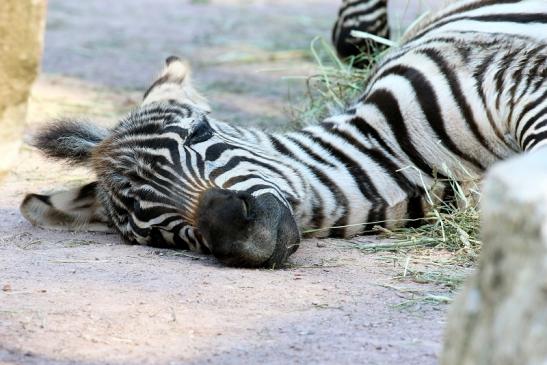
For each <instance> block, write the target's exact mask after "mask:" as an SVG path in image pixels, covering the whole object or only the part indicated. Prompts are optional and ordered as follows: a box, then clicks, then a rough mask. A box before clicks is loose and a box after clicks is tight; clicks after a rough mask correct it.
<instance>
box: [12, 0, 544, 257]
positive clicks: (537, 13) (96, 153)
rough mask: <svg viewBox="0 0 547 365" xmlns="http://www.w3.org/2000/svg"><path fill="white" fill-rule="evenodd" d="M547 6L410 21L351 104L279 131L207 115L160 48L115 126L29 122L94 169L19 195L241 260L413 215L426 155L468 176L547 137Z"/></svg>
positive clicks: (78, 220)
mask: <svg viewBox="0 0 547 365" xmlns="http://www.w3.org/2000/svg"><path fill="white" fill-rule="evenodd" d="M546 22H547V6H546V3H545V1H544V0H522V1H517V0H503V1H499V0H498V1H492V0H483V1H476V0H473V1H464V2H460V3H457V4H453V5H452V6H450V7H447V8H446V9H444V10H443V11H441V12H439V13H437V14H436V15H434V16H432V17H430V18H428V19H424V20H423V21H422V22H421V23H420V24H419V25H417V26H415V27H414V28H413V29H412V30H411V33H409V34H407V35H406V36H405V39H406V40H405V42H404V44H403V45H402V46H400V47H399V48H397V49H394V50H393V51H391V52H390V53H389V54H388V55H387V56H386V57H385V58H384V59H383V61H382V62H381V63H380V64H379V65H378V67H377V68H376V70H375V72H374V73H373V74H372V76H371V77H370V79H369V80H368V83H367V85H366V89H365V92H364V94H363V96H362V97H361V98H360V99H359V100H358V101H356V102H355V104H354V105H353V107H351V108H349V109H348V110H346V111H345V112H343V113H340V114H338V115H334V116H332V117H330V118H327V119H326V120H325V121H324V122H322V123H320V124H318V125H314V126H310V127H306V128H304V129H303V130H301V131H298V132H291V133H285V134H280V133H279V134H268V133H265V132H262V131H258V130H252V129H242V128H238V127H235V126H232V125H230V124H226V123H222V122H219V121H216V120H214V119H212V118H211V117H210V116H209V114H208V111H209V106H208V104H207V101H206V100H205V99H204V98H203V97H202V96H201V95H200V94H199V93H197V92H196V91H195V89H194V88H193V87H192V85H191V82H190V78H189V74H188V68H187V66H186V65H185V64H184V63H183V62H182V61H180V60H179V59H177V58H176V57H170V58H168V59H167V61H166V67H165V69H164V71H163V74H162V75H161V77H160V78H159V79H158V80H156V82H154V84H153V85H152V86H151V87H150V89H149V90H148V91H147V92H146V93H145V97H144V101H143V104H142V105H141V106H140V107H138V108H137V109H136V110H134V111H133V112H131V113H130V114H129V115H128V116H127V117H125V118H124V119H123V120H122V121H121V122H120V123H119V124H118V125H117V126H116V127H115V128H113V129H112V130H108V129H103V128H100V127H97V126H95V125H93V124H87V123H82V122H78V121H61V122H57V123H55V124H53V125H51V126H49V127H47V128H46V129H44V130H43V131H42V132H41V133H39V134H38V135H37V137H36V142H35V144H36V146H37V147H38V148H39V149H40V150H42V151H43V152H44V153H45V154H46V155H48V156H51V157H54V158H60V159H64V160H67V161H70V162H72V163H74V164H80V165H87V166H89V167H90V168H91V169H92V170H93V171H94V173H95V174H96V177H97V180H96V181H95V182H93V183H91V184H88V185H85V186H84V187H82V188H79V189H74V190H71V191H65V192H60V193H57V194H53V195H50V196H45V195H37V194H30V195H28V196H27V197H26V198H25V200H24V201H23V203H22V206H21V210H22V212H23V214H24V215H25V217H27V218H28V219H29V220H30V221H31V222H33V223H34V224H38V225H43V226H64V227H68V228H75V227H81V226H84V227H86V226H88V227H89V226H94V227H93V228H95V229H100V228H102V227H107V226H113V227H114V228H115V229H117V230H118V231H119V232H120V233H121V235H122V236H123V237H124V238H125V239H126V240H127V241H128V242H130V243H140V244H149V245H157V246H168V247H179V248H190V249H192V250H197V251H203V252H212V253H213V254H214V255H215V256H216V257H218V258H219V259H220V260H221V261H222V262H224V263H226V264H229V265H237V266H251V267H257V266H269V267H271V266H274V265H275V266H276V267H279V265H280V264H282V263H283V262H284V261H285V260H286V258H287V257H288V256H289V255H290V254H291V253H292V252H294V251H295V250H296V248H297V247H298V243H299V239H300V231H301V229H303V228H325V230H320V231H318V233H317V234H316V235H317V236H327V235H329V236H338V237H347V236H351V235H356V234H359V233H362V232H364V231H365V230H368V229H370V228H371V226H372V225H373V224H383V225H386V226H388V227H391V226H393V225H397V224H400V222H401V221H402V220H404V219H406V218H417V217H421V216H423V213H424V209H427V204H426V202H425V200H424V197H423V195H424V189H427V188H429V187H431V185H432V184H434V180H435V179H434V176H433V175H434V173H433V171H437V172H438V173H439V174H442V173H443V172H444V171H451V172H452V174H453V175H454V176H455V177H456V178H462V177H463V176H464V175H465V176H469V175H471V176H477V177H478V176H480V175H481V174H482V173H483V171H484V170H485V169H487V168H488V167H489V166H491V165H492V164H493V163H494V162H496V161H498V160H501V159H504V158H507V157H509V156H512V155H514V154H516V153H518V152H521V151H530V150H533V149H536V148H539V147H540V146H542V145H544V144H545V143H546V142H545V141H547V139H546V138H545V137H546V136H547V98H546V95H547V61H546V60H547V24H546ZM408 167H412V168H408ZM363 222H366V223H368V224H363V225H358V224H359V223H363ZM331 227H335V228H331Z"/></svg>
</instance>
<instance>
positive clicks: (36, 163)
mask: <svg viewBox="0 0 547 365" xmlns="http://www.w3.org/2000/svg"><path fill="white" fill-rule="evenodd" d="M295 3H296V4H295ZM128 4H131V5H128ZM336 5H337V4H336V2H334V1H327V0H305V1H304V0H300V1H299V2H293V1H288V0H287V1H279V0H276V1H274V0H269V1H266V0H263V1H253V2H251V1H244V0H232V1H186V2H183V1H175V0H161V1H152V0H148V1H147V0H138V1H136V0H135V1H131V2H129V1H106V0H94V1H89V2H83V1H82V2H74V1H69V0H50V2H49V18H48V21H49V23H48V31H47V37H46V51H45V56H44V67H43V68H44V75H43V76H42V77H41V78H40V79H39V81H38V82H37V85H36V87H35V89H34V92H33V96H32V104H31V109H30V124H29V130H32V129H34V128H35V127H36V126H38V125H40V124H41V123H43V122H44V121H46V120H47V119H50V118H53V117H57V116H59V115H88V116H90V118H92V119H95V120H97V121H98V122H101V123H106V124H111V123H113V122H114V121H115V120H116V118H117V117H119V115H121V114H122V113H123V112H125V111H127V110H128V109H129V108H131V107H132V106H134V105H135V104H136V103H138V100H139V98H140V94H139V93H138V92H135V91H133V90H134V89H139V88H142V89H144V88H145V87H146V83H147V82H148V81H149V80H150V79H151V78H152V77H153V74H154V73H156V72H157V71H158V67H159V66H160V65H161V62H162V59H163V58H164V57H165V56H167V55H169V54H171V53H175V54H181V55H183V56H186V57H188V58H190V59H191V60H192V61H193V62H194V64H195V65H196V78H197V80H198V81H197V82H196V83H197V84H199V85H203V87H202V89H204V90H205V91H206V93H207V95H208V96H209V97H210V98H211V100H212V101H213V106H214V109H215V114H216V115H217V117H219V118H223V119H228V120H232V121H234V122H237V123H240V124H242V125H260V126H264V127H272V128H273V127H277V126H280V125H283V124H284V123H286V122H285V121H286V120H287V119H288V117H287V113H286V111H285V107H286V105H288V101H287V89H288V85H287V81H286V80H283V79H281V77H280V76H288V75H295V74H296V75H305V74H307V73H312V72H314V66H313V65H312V63H311V62H310V61H309V59H308V58H307V56H306V55H305V52H304V51H305V49H306V48H307V47H308V45H309V41H310V39H311V38H312V37H313V36H315V35H317V34H322V35H325V36H327V35H328V31H329V28H330V24H331V22H332V19H333V17H334V13H335V11H336ZM197 15H199V16H197ZM257 24H259V25H260V26H259V27H258V28H257ZM280 29H281V30H282V31H280ZM287 50H290V51H291V52H289V53H287V52H285V51H287ZM287 54H288V55H289V56H288V57H289V59H286V57H287V56H286V55H287ZM283 58H285V59H283ZM60 75H63V76H60ZM290 87H291V90H292V91H293V92H294V93H298V92H301V91H302V89H303V86H302V85H301V83H300V84H298V83H294V84H293V85H290ZM89 179H90V176H89V175H88V173H87V172H86V171H85V170H82V169H74V168H69V167H66V166H60V165H58V164H54V163H52V162H49V161H45V160H44V159H43V158H42V157H40V156H39V155H38V154H37V153H36V152H35V151H33V150H32V149H30V148H28V147H26V148H24V149H23V151H22V153H21V157H20V163H19V164H18V165H17V166H16V168H15V169H14V172H13V173H12V174H11V175H10V176H9V177H8V178H7V179H6V180H5V181H4V182H3V183H2V185H0V189H1V194H0V363H2V364H126V363H130V364H178V363H190V364H205V363H219V364H239V363H249V364H254V363H266V364H288V363H302V364H307V363H319V364H323V363H325V364H326V363H331V364H343V363H348V364H349V363H367V364H400V363H404V364H420V365H426V364H435V363H436V359H437V354H438V352H439V350H440V344H441V341H442V328H443V324H444V318H445V311H446V306H445V305H441V304H426V303H425V302H423V301H420V300H417V301H416V303H415V304H412V305H407V304H409V303H410V304H411V303H414V302H413V301H414V300H415V299H419V298H423V297H425V296H427V295H430V294H435V295H449V291H450V290H449V289H448V288H445V287H442V286H435V285H430V284H418V283H415V282H413V281H412V280H410V279H409V278H408V277H407V278H405V277H402V276H403V274H404V273H407V272H411V271H413V270H414V271H417V270H422V269H423V267H424V263H423V262H422V261H420V260H417V259H415V258H414V257H412V256H408V257H406V256H401V255H387V254H364V253H363V252H361V251H359V250H357V249H355V248H354V247H352V245H351V242H348V241H343V240H320V241H318V240H305V241H304V242H303V244H302V247H301V248H300V249H299V250H298V251H297V253H296V254H295V255H294V256H292V258H291V260H290V263H289V265H288V266H287V268H284V269H282V270H276V271H271V270H239V269H229V268H225V267H222V266H220V265H219V264H218V263H217V262H216V261H215V260H214V259H213V258H210V257H206V256H199V255H195V254H192V253H188V252H177V251H170V250H158V249H153V248H148V247H140V246H128V245H124V244H122V243H121V242H120V240H119V239H118V237H117V236H115V235H108V234H93V233H83V232H80V233H67V232H55V231H48V230H43V229H40V228H34V227H32V226H30V225H29V224H28V223H27V222H26V221H25V220H24V219H23V218H22V217H21V215H20V214H19V212H18V209H17V206H18V204H19V203H20V201H21V199H22V197H23V194H24V193H25V192H29V191H44V190H48V189H52V188H59V187H63V186H72V185H75V184H80V183H82V182H84V181H88V180H89ZM359 240H360V241H365V239H363V238H361V239H359ZM366 240H370V238H367V239H366Z"/></svg>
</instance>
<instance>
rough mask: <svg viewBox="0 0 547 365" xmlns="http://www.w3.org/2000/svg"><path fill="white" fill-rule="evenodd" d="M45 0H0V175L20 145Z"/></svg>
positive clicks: (36, 64)
mask: <svg viewBox="0 0 547 365" xmlns="http://www.w3.org/2000/svg"><path fill="white" fill-rule="evenodd" d="M45 10H46V0H1V1H0V178H2V176H4V175H5V173H6V172H7V171H9V168H10V166H11V164H12V163H13V161H14V160H15V158H16V157H17V152H18V150H19V147H20V145H21V138H22V133H23V128H24V122H25V117H26V112H27V102H28V97H29V93H30V89H31V87H32V83H33V81H34V79H35V78H36V76H37V74H38V69H39V65H40V59H41V53H42V42H43V33H44V21H45Z"/></svg>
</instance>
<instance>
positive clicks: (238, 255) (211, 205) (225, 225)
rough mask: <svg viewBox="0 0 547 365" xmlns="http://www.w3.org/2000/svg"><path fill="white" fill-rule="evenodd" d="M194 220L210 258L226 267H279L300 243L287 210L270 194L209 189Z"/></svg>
mask: <svg viewBox="0 0 547 365" xmlns="http://www.w3.org/2000/svg"><path fill="white" fill-rule="evenodd" d="M197 217H198V230H199V232H200V233H201V235H202V236H203V238H204V239H205V240H206V241H207V242H208V244H209V247H210V248H211V251H212V253H213V255H214V256H215V257H216V258H217V259H218V260H219V261H221V262H222V263H224V264H226V265H229V266H237V267H268V268H279V267H281V266H282V265H283V263H284V262H285V261H286V260H287V258H288V257H289V255H291V254H292V253H293V252H295V251H296V249H297V248H298V244H299V242H300V233H299V231H298V227H297V225H296V221H295V219H294V217H293V216H292V214H291V211H290V210H289V208H287V207H286V206H285V205H284V204H283V203H281V202H280V201H279V200H278V199H277V198H276V197H275V196H274V195H272V194H270V193H267V194H264V195H261V196H258V197H254V196H252V195H251V194H249V193H247V192H242V191H232V190H226V189H218V188H214V189H210V190H208V191H206V192H205V193H204V194H203V196H202V198H201V200H200V204H199V206H198V211H197Z"/></svg>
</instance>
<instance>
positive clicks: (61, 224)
mask: <svg viewBox="0 0 547 365" xmlns="http://www.w3.org/2000/svg"><path fill="white" fill-rule="evenodd" d="M20 210H21V213H22V214H23V216H24V217H25V218H26V219H27V220H28V221H29V222H31V223H32V224H33V225H35V226H40V227H44V228H49V229H58V230H71V231H73V230H83V231H95V232H112V231H113V229H112V228H111V227H110V223H109V221H108V218H107V217H106V214H105V212H104V210H103V208H102V206H101V204H100V202H99V200H98V199H97V183H96V182H92V183H89V184H86V185H84V186H81V187H78V188H74V189H70V190H65V191H58V192H55V193H53V194H49V195H41V194H28V195H27V196H25V199H24V200H23V202H22V203H21V207H20Z"/></svg>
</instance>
